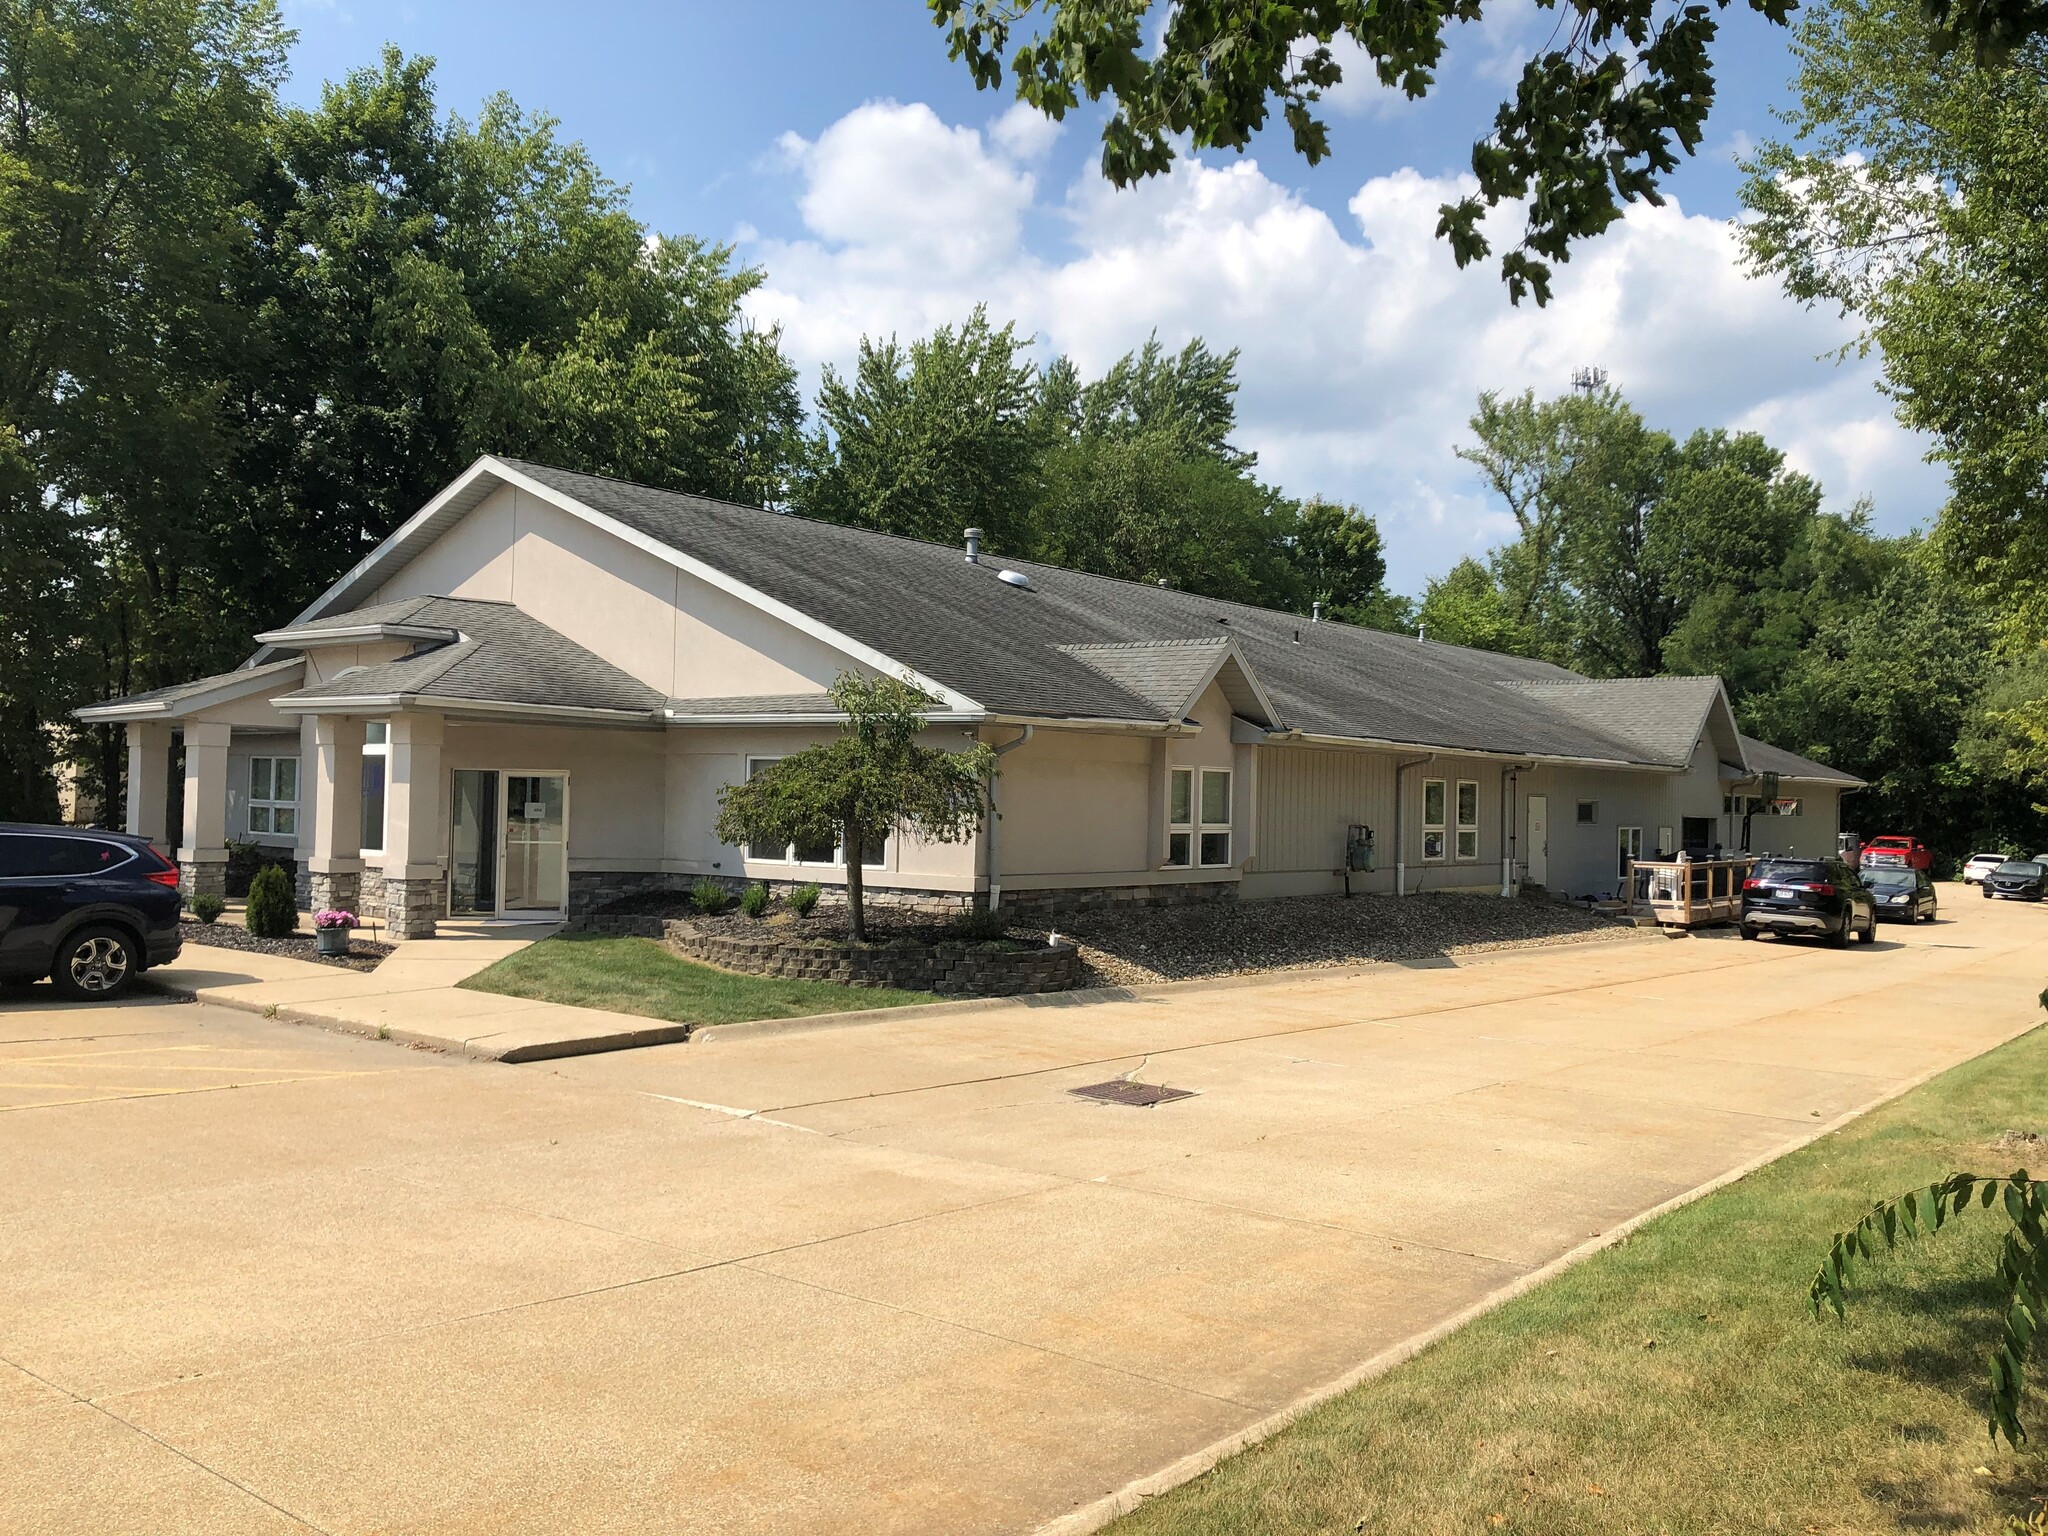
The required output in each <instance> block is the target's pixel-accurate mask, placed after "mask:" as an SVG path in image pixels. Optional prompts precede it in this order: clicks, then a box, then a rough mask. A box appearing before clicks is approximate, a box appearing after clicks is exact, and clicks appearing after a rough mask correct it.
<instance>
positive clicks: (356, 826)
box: [306, 715, 363, 916]
mask: <svg viewBox="0 0 2048 1536" xmlns="http://www.w3.org/2000/svg"><path fill="white" fill-rule="evenodd" d="M362 836H363V722H362V721H361V720H360V719H358V718H356V717H354V716H350V715H320V716H318V717H316V718H315V720H314V721H313V855H312V857H311V858H310V859H308V860H307V861H306V863H307V868H308V869H309V870H311V872H312V881H311V883H310V886H309V888H308V894H309V898H310V900H311V901H312V904H313V910H314V911H315V912H319V911H323V910H325V909H328V908H334V907H338V908H340V909H341V910H343V911H345V912H354V913H356V914H357V915H358V916H360V915H361V906H360V903H361V900H362V886H363V859H362Z"/></svg>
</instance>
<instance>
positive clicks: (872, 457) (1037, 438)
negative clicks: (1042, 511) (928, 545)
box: [795, 306, 1043, 553]
mask: <svg viewBox="0 0 2048 1536" xmlns="http://www.w3.org/2000/svg"><path fill="white" fill-rule="evenodd" d="M1025 346H1026V340H1025V339H1024V338H1021V337H1019V336H1018V335H1017V329H1016V327H1015V326H1014V325H1002V326H995V325H991V324H990V323H989V318H988V313H987V311H986V310H985V309H983V308H981V307H980V306H977V307H976V308H975V310H974V312H973V314H971V315H970V316H969V317H968V318H967V321H966V322H965V323H964V324H962V325H959V326H940V327H939V328H938V329H937V330H936V331H934V332H933V333H932V334H931V335H930V336H928V337H924V338H922V339H920V340H917V341H913V342H911V343H910V344H909V345H908V346H905V345H903V344H901V343H899V342H898V341H896V340H895V338H893V337H892V338H890V339H889V340H888V341H884V342H876V341H871V340H869V339H867V338H863V339H862V341H861V345H860V359H859V361H858V362H857V363H856V364H855V365H854V370H853V373H852V375H851V377H843V376H841V375H840V374H839V372H838V371H837V370H835V369H832V368H827V369H826V370H825V376H824V382H823V384H822V386H821V387H820V389H819V391H818V417H819V422H820V428H821V430H820V431H819V433H818V435H817V436H816V437H815V438H814V439H813V441H812V444H811V452H810V458H809V462H808V464H807V467H806V469H805V472H804V474H803V475H802V477H801V478H800V479H799V481H798V483H797V488H796V493H795V501H796V506H797V509H798V510H799V511H802V512H804V513H806V514H808V515H810V516H813V517H821V518H824V519H826V520H828V521H831V522H837V523H851V524H854V525H855V526H857V527H862V528H879V529H882V530H884V531H886V532H889V533H903V534H909V535H912V536H913V537H916V538H925V539H936V540H942V541H945V542H952V541H954V540H956V539H958V538H959V537H960V534H961V530H963V529H966V528H980V529H982V530H983V531H984V532H986V533H987V534H988V536H989V538H990V540H991V541H992V544H993V547H994V548H996V549H999V550H1007V551H1010V552H1012V553H1015V552H1017V551H1019V550H1020V549H1022V548H1023V547H1024V545H1025V543H1026V542H1027V540H1028V537H1029V534H1028V528H1029V514H1030V508H1031V505H1032V502H1033V499H1034V486H1035V473H1036V465H1037V460H1038V454H1039V449H1040V445H1041V441H1042V426H1043V423H1042V420H1041V416H1040V413H1039V410H1038V401H1037V382H1038V375H1037V370H1035V369H1034V368H1033V367H1032V366H1031V363H1030V361H1029V360H1028V359H1027V358H1026V357H1025V356H1024V348H1025Z"/></svg>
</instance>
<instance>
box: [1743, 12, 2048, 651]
mask: <svg viewBox="0 0 2048 1536" xmlns="http://www.w3.org/2000/svg"><path fill="white" fill-rule="evenodd" d="M1941 9H1943V10H1945V9H1946V7H1942V8H1941ZM2041 10H2042V8H2041V7H2039V6H2034V7H2031V8H2026V9H2025V11H2024V14H2022V15H2018V16H2008V15H2007V10H2006V8H2004V7H1997V8H1992V9H1990V10H1987V11H1986V12H1985V13H1984V14H1985V15H1993V16H1999V17H2003V18H2005V24H2006V25H2007V27H2008V33H2007V34H2005V35H2007V36H2008V37H2009V38H2010V40H2011V41H2012V42H2013V43H2014V44H2015V46H2012V47H2011V49H2010V52H2009V55H2008V56H2007V57H2006V58H2005V59H2004V61H2003V62H2002V63H2001V64H1999V65H1998V66H1997V67H1992V68H1980V67H1978V65H1977V64H1976V63H1975V62H1974V61H1973V60H1972V59H1971V58H1970V57H1967V56H1965V55H1964V54H1962V53H1960V52H1958V53H1956V54H1952V55H1948V56H1937V55H1934V54H1932V53H1931V52H1930V51H1929V49H1928V47H1927V45H1926V41H1925V36H1924V31H1923V23H1922V18H1921V14H1920V7H1919V6H1918V5H1917V4H1916V3H1915V0H1834V3H1832V4H1829V5H1826V6H1821V7H1818V8H1816V9H1814V10H1812V11H1810V12H1808V13H1807V15H1806V17H1805V19H1804V21H1803V22H1802V23H1801V25H1800V27H1799V31H1798V35H1797V41H1796V49H1797V53H1798V57H1799V72H1798V76H1797V79H1796V81H1795V86H1796V89H1797V93H1798V98H1797V106H1796V107H1795V108H1794V110H1793V111H1792V113H1791V114H1790V116H1789V120H1788V121H1789V125H1790V128H1791V130H1792V133H1791V136H1790V137H1788V138H1787V139H1785V140H1783V141H1781V142H1776V143H1771V144H1767V145H1766V146H1765V147H1764V148H1763V149H1762V150H1761V151H1760V152H1759V153H1758V154H1757V156H1756V157H1755V158H1754V160H1753V161H1752V162H1751V163H1750V164H1749V166H1748V170H1749V172H1750V179H1749V181H1748V183H1747V185H1746V187H1745V189H1744V199H1745V201H1746V202H1747V203H1748V204H1749V207H1750V209H1751V211H1752V214H1753V218H1752V219H1751V220H1750V221H1749V222H1747V223H1746V224H1745V226H1744V228H1743V234H1744V237H1745V239H1746V240H1747V242H1748V247H1749V251H1750V254H1751V257H1752V259H1753V260H1754V262H1755V263H1756V265H1757V266H1758V267H1760V268H1761V269H1763V270H1766V271H1770V272H1774V273H1776V274H1778V275H1779V276H1780V277H1781V278H1782V279H1783V280H1784V282H1785V285H1786V287H1787V288H1788V289H1789V290H1790V292H1791V293H1792V294H1794V295H1795V296H1796V297H1799V298H1803V299H1807V300H1809V301H1812V302H1815V303H1824V304H1831V305H1838V306H1840V307H1841V308H1843V309H1845V310H1847V311H1849V312H1850V313H1852V314H1854V315H1855V316H1857V317H1858V318H1859V319H1861V320H1862V322H1863V324H1864V335H1863V340H1864V342H1865V344H1866V345H1871V346H1875V347H1876V348H1878V349H1879V351H1880V352H1881V355H1882V358H1883V366H1884V380H1885V386H1886V388H1887V389H1888V390H1889V391H1890V392H1891V393H1892V395H1893V396H1894V398H1895V399H1896V400H1897V402H1898V410H1899V414H1900V416H1901V417H1902V418H1903V419H1904V420H1905V421H1906V422H1907V423H1908V424H1910V425H1912V426H1915V427H1920V428H1923V429H1925V430H1926V431H1928V432H1929V433H1931V434H1932V435H1933V438H1934V441H1935V445H1936V448H1935V452H1936V456H1937V457H1938V458H1939V459H1940V460H1942V461H1943V462H1944V463H1946V464H1947V466H1948V468H1949V471H1950V474H1951V477H1952V489H1953V495H1952V498H1951V500H1950V502H1949V504H1948V506H1947V507H1946V509H1945V510H1944V512H1943V515H1942V522H1943V536H1944V539H1945V541H1946V544H1947V547H1948V548H1949V549H1950V550H1951V551H1952V552H1953V553H1955V554H1956V555H1957V556H1959V557H1960V558H1961V559H1962V560H1963V561H1964V562H1965V563H1966V566H1967V568H1968V569H1969V570H1970V571H1971V573H1972V574H1974V575H1976V576H1977V577H1979V578H1980V579H1982V580H1984V581H1985V582H1986V583H1988V584H1990V585H1992V586H1994V587H1995V588H1996V589H1997V590H1998V592H1999V593H2000V607H2001V609H2002V611H2003V614H2004V622H2003V623H2002V626H2001V629H2002V633H2003V635H2004V636H2005V638H2006V639H2007V640H2008V641H2011V642H2016V643H2021V644H2025V643H2030V642H2033V641H2037V640H2040V639H2043V638H2048V217H2044V208H2043V201H2042V197H2043V188H2044V187H2048V38H2044V37H2042V36H2040V35H2038V34H2039V30H2040V29H2039V25H2038V21H2039V15H2040V12H2041ZM1966 14H1971V13H1966Z"/></svg>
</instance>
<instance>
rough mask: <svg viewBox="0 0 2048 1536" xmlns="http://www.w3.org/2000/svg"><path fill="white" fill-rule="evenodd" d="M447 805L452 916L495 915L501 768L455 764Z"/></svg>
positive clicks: (449, 892)
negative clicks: (466, 766) (499, 771)
mask: <svg viewBox="0 0 2048 1536" xmlns="http://www.w3.org/2000/svg"><path fill="white" fill-rule="evenodd" d="M449 810H450V816H451V821H450V826H449V838H448V912H449V915H450V916H453V917H478V916H482V917H492V916H495V915H496V913H497V910H498V770H497V769H495V768H458V769H456V770H455V782H454V787H453V795H452V797H451V799H450V800H449Z"/></svg>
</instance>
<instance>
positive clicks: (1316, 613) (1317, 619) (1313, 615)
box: [1308, 598, 1323, 624]
mask: <svg viewBox="0 0 2048 1536" xmlns="http://www.w3.org/2000/svg"><path fill="white" fill-rule="evenodd" d="M1308 621H1309V623H1311V624H1320V623H1322V622H1323V600H1322V599H1321V598H1317V599H1316V601H1315V604H1314V606H1313V607H1311V608H1310V609H1309V612H1308Z"/></svg>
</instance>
